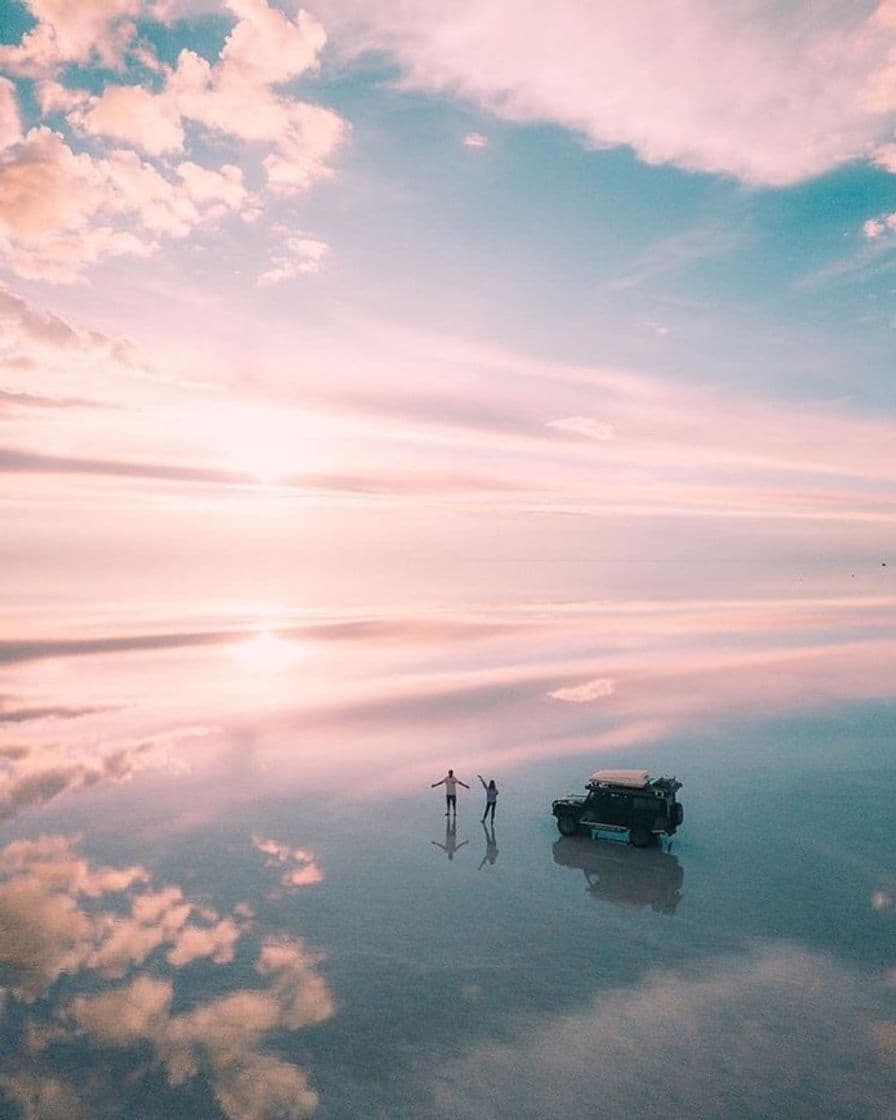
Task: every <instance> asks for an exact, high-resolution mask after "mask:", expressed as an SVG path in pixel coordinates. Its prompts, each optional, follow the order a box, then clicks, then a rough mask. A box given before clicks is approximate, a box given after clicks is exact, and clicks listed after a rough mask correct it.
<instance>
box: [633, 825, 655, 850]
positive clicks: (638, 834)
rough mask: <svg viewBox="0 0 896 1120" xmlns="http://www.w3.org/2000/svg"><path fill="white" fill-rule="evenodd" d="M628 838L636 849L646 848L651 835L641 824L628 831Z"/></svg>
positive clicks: (651, 837)
mask: <svg viewBox="0 0 896 1120" xmlns="http://www.w3.org/2000/svg"><path fill="white" fill-rule="evenodd" d="M628 838H629V840H630V841H631V843H632V844H634V846H635V847H636V848H646V847H647V845H648V844H649V843H650V841H651V840H652V839H653V833H652V832H649V831H648V830H647V829H646V828H645V827H644V826H643V825H642V824H636V825H632V827H631V828H630V829H629V833H628Z"/></svg>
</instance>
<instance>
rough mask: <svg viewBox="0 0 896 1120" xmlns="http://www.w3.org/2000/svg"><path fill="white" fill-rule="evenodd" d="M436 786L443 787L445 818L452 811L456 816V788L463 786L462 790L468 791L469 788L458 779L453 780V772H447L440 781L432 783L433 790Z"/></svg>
mask: <svg viewBox="0 0 896 1120" xmlns="http://www.w3.org/2000/svg"><path fill="white" fill-rule="evenodd" d="M436 786H444V787H445V816H446V817H447V816H448V814H449V813H450V812H452V810H453V811H454V815H455V816H457V787H458V786H463V787H464V789H469V788H470V787H469V786H468V785H467V783H466V782H462V781H461V780H460V778H455V776H454V771H453V770H449V771H448V773H447V774H446V775H445V777H444V778H442V779H441V780H440V781H438V782H433V783H432V788H433V789H435V788H436Z"/></svg>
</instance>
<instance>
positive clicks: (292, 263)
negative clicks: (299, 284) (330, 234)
mask: <svg viewBox="0 0 896 1120" xmlns="http://www.w3.org/2000/svg"><path fill="white" fill-rule="evenodd" d="M329 251H330V246H329V245H328V244H327V243H326V242H325V241H320V240H318V239H317V238H315V237H302V236H300V235H290V236H287V237H285V239H284V241H283V245H282V247H281V248H280V249H278V250H277V251H276V252H274V253H273V254H272V255H271V260H270V265H269V267H268V269H267V270H266V271H265V272H263V273H262V274H261V275H260V276H259V277H258V284H259V286H260V287H262V288H264V287H270V286H271V285H273V284H281V283H283V281H284V280H294V279H295V278H296V277H297V276H303V275H304V276H307V275H310V274H311V273H314V272H318V271H319V269H320V267H321V265H322V264H323V261H324V258H325V257H326V256H327V254H328V253H329Z"/></svg>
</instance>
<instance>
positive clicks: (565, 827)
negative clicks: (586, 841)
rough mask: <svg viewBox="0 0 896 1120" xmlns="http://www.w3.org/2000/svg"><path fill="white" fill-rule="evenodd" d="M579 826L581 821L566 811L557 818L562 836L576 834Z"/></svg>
mask: <svg viewBox="0 0 896 1120" xmlns="http://www.w3.org/2000/svg"><path fill="white" fill-rule="evenodd" d="M578 827H579V822H578V821H577V820H576V818H575V817H571V816H570V815H569V814H568V813H564V815H563V816H562V817H558V818H557V828H559V830H560V833H561V835H562V836H573V835H575V831H576V829H577V828H578Z"/></svg>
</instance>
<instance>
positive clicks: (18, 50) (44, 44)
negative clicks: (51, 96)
mask: <svg viewBox="0 0 896 1120" xmlns="http://www.w3.org/2000/svg"><path fill="white" fill-rule="evenodd" d="M24 3H25V6H26V7H27V8H28V10H29V11H30V13H31V15H32V16H33V17H34V18H35V20H36V21H37V23H36V25H35V26H34V27H33V28H32V29H31V30H30V31H27V32H26V33H25V35H24V36H23V38H22V41H21V42H20V43H19V44H17V45H3V46H0V68H2V69H4V70H7V71H8V72H9V73H11V74H15V75H20V76H24V77H39V76H41V75H44V74H48V73H53V72H55V71H56V70H57V69H58V68H59V67H60V66H62V65H64V64H68V63H77V64H79V65H86V64H88V63H92V62H94V63H97V64H98V65H100V66H103V67H106V68H109V69H116V68H117V67H118V66H119V65H120V64H121V62H122V59H123V55H124V52H125V49H126V47H127V45H128V43H129V42H130V40H131V39H132V37H133V35H134V33H135V30H136V28H135V24H134V18H135V17H136V16H137V15H138V13H139V10H140V0H78V3H76V4H72V3H70V2H69V0H24Z"/></svg>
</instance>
